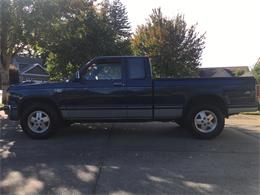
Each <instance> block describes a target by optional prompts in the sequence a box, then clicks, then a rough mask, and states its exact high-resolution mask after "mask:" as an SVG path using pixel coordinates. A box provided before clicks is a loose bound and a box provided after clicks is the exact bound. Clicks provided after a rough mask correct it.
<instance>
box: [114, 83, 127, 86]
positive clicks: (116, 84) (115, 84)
mask: <svg viewBox="0 0 260 195" xmlns="http://www.w3.org/2000/svg"><path fill="white" fill-rule="evenodd" d="M113 85H114V86H115V87H124V86H125V84H124V83H121V82H117V83H113Z"/></svg>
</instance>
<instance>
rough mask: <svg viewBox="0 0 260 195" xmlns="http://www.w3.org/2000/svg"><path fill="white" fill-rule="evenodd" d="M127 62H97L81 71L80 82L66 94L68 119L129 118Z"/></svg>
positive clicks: (116, 59) (117, 60)
mask: <svg viewBox="0 0 260 195" xmlns="http://www.w3.org/2000/svg"><path fill="white" fill-rule="evenodd" d="M124 69H125V67H124V63H123V62H122V61H121V59H118V58H111V59H110V58H109V59H98V60H94V62H93V63H92V64H91V65H90V66H88V67H87V68H86V69H84V70H83V71H82V72H81V81H80V82H75V83H74V86H73V87H72V88H71V89H69V91H67V97H70V98H68V102H67V106H66V107H67V117H68V118H70V119H84V120H99V119H100V120H113V119H116V120H118V119H119V120H120V119H121V120H124V119H126V118H127V105H126V101H125V97H126V84H125V75H124V72H125V71H124Z"/></svg>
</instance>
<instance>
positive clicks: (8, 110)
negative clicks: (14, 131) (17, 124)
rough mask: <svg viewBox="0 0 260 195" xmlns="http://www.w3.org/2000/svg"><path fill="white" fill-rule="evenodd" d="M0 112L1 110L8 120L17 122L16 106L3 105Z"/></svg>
mask: <svg viewBox="0 0 260 195" xmlns="http://www.w3.org/2000/svg"><path fill="white" fill-rule="evenodd" d="M0 110H3V111H4V112H5V114H7V115H8V118H9V119H10V120H14V121H17V120H19V117H18V110H17V107H16V106H14V105H9V104H8V105H4V106H3V107H1V108H0Z"/></svg>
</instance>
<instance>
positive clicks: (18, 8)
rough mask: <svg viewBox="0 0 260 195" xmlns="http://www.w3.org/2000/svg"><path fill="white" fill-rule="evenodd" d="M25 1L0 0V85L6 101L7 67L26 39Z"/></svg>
mask: <svg viewBox="0 0 260 195" xmlns="http://www.w3.org/2000/svg"><path fill="white" fill-rule="evenodd" d="M26 3H27V2H21V3H19V2H17V1H15V0H14V1H10V0H2V1H0V14H1V16H0V46H1V47H0V52H1V62H0V77H1V83H0V87H1V89H2V90H3V102H5V101H6V90H7V87H8V86H9V67H10V64H11V60H12V57H13V56H14V55H15V54H17V53H18V52H19V51H20V50H22V49H23V47H24V45H25V44H26V42H27V40H26V37H25V34H27V33H26V32H24V26H23V24H24V19H25V18H26V17H23V16H25V13H24V10H23V7H24V6H26Z"/></svg>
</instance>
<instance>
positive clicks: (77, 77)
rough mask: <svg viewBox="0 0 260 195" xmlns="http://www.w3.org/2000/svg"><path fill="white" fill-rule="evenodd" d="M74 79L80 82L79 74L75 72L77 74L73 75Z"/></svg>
mask: <svg viewBox="0 0 260 195" xmlns="http://www.w3.org/2000/svg"><path fill="white" fill-rule="evenodd" d="M75 79H76V80H80V74H79V71H77V72H76V73H75Z"/></svg>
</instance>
